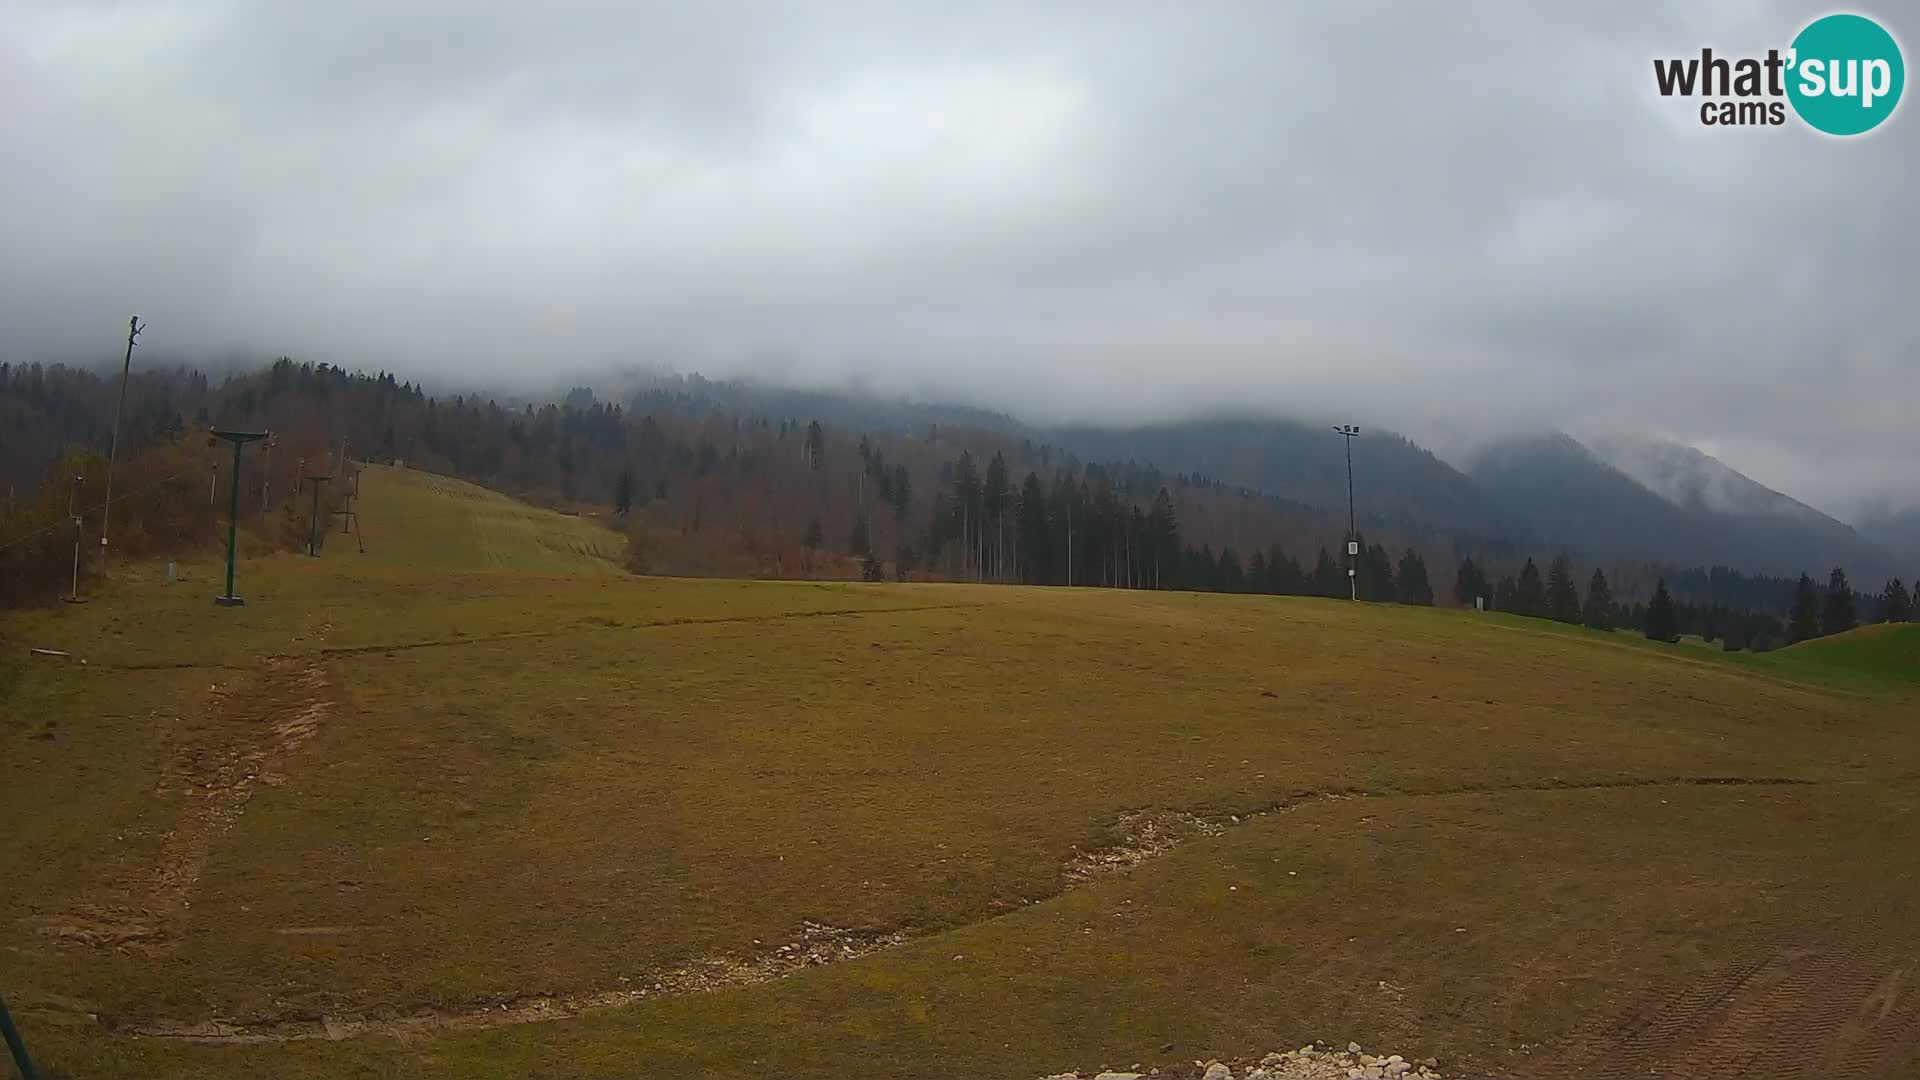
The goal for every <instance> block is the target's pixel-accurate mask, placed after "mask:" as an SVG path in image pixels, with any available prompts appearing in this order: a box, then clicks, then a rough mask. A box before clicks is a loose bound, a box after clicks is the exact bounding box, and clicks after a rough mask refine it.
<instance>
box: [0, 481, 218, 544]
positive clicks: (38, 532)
mask: <svg viewBox="0 0 1920 1080" xmlns="http://www.w3.org/2000/svg"><path fill="white" fill-rule="evenodd" d="M198 468H199V466H198V465H193V466H189V467H187V468H185V469H181V470H180V471H179V472H177V473H174V474H173V475H172V476H163V477H161V478H160V479H158V480H155V481H154V482H153V483H151V484H148V485H147V486H146V487H143V488H135V489H134V490H132V491H128V492H123V493H121V494H119V495H115V496H113V497H112V498H111V499H108V500H105V501H102V502H100V503H97V504H95V505H93V506H89V507H86V508H85V509H83V510H82V511H80V513H81V515H82V516H85V515H87V514H91V513H93V512H94V511H95V510H104V509H106V507H107V505H108V503H119V502H125V501H127V500H128V499H132V498H136V497H138V496H141V495H145V494H146V493H147V492H149V491H152V490H153V489H154V488H157V487H159V486H160V485H162V484H166V483H171V482H172V481H175V480H178V479H180V478H181V477H183V476H185V475H187V474H188V473H190V472H193V471H194V470H195V469H198ZM72 524H73V523H72V522H71V521H59V522H55V523H54V524H52V525H49V526H47V527H46V528H44V529H35V530H34V531H33V532H30V533H27V534H26V535H25V536H16V537H14V538H13V539H12V540H9V541H7V542H6V543H4V544H0V551H5V550H7V549H8V548H10V547H14V546H16V545H19V544H24V543H26V542H27V541H29V540H33V539H35V538H37V537H41V536H44V535H46V534H47V533H50V532H52V531H54V530H55V529H61V528H67V527H69V526H71V525H72Z"/></svg>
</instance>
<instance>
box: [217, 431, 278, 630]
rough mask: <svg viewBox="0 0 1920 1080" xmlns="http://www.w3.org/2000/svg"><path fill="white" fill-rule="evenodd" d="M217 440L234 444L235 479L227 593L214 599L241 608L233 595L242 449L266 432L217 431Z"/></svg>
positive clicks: (229, 515) (230, 485)
mask: <svg viewBox="0 0 1920 1080" xmlns="http://www.w3.org/2000/svg"><path fill="white" fill-rule="evenodd" d="M213 436H214V438H216V439H225V440H226V441H228V442H230V443H232V444H233V477H232V478H231V480H230V481H229V483H228V494H227V591H226V593H225V594H224V595H221V596H216V597H214V598H213V602H214V603H215V604H218V605H220V606H221V607H240V606H242V605H244V604H245V603H246V601H245V600H242V599H240V598H239V597H238V596H235V595H234V594H233V559H234V553H235V551H236V549H237V548H238V546H239V541H240V448H241V447H243V446H245V445H247V444H248V443H250V442H253V441H254V440H255V439H264V438H266V437H267V433H266V432H264V431H216V432H214V433H213Z"/></svg>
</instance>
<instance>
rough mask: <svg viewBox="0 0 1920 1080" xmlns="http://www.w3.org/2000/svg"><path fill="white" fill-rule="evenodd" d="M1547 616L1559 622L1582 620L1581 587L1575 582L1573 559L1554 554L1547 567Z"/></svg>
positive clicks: (1564, 555) (1563, 554)
mask: <svg viewBox="0 0 1920 1080" xmlns="http://www.w3.org/2000/svg"><path fill="white" fill-rule="evenodd" d="M1547 616H1548V617H1549V618H1551V619H1554V620H1556V621H1558V622H1563V623H1577V622H1579V621H1580V587H1579V586H1577V585H1575V584H1574V583H1573V560H1572V559H1570V558H1568V557H1567V556H1566V554H1565V553H1562V554H1560V555H1556V556H1554V560H1553V563H1552V565H1550V566H1549V567H1548V568H1547Z"/></svg>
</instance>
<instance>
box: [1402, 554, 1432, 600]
mask: <svg viewBox="0 0 1920 1080" xmlns="http://www.w3.org/2000/svg"><path fill="white" fill-rule="evenodd" d="M1394 583H1395V585H1396V586H1397V587H1398V589H1399V591H1400V602H1401V603H1403V604H1417V605H1419V606H1421V607H1432V606H1433V584H1432V583H1431V582H1429V581H1428V580H1427V564H1426V561H1425V560H1423V559H1421V558H1420V553H1419V552H1417V551H1415V550H1413V549H1412V548H1408V549H1407V553H1406V554H1405V555H1402V556H1400V569H1399V572H1398V573H1397V574H1395V575H1394Z"/></svg>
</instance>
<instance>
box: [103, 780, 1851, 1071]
mask: <svg viewBox="0 0 1920 1080" xmlns="http://www.w3.org/2000/svg"><path fill="white" fill-rule="evenodd" d="M1816 783H1818V782H1817V781H1811V780H1801V779H1792V778H1780V777H1737V776H1679V777H1659V778H1644V779H1615V780H1602V781H1593V782H1587V783H1578V782H1560V781H1557V780H1556V781H1543V782H1539V783H1531V784H1510V785H1485V784H1472V785H1461V786H1459V787H1454V788H1444V789H1438V790H1432V791H1422V792H1402V791H1368V790H1362V789H1340V790H1333V791H1320V790H1313V789H1303V790H1300V791H1296V792H1294V793H1292V794H1290V795H1287V796H1284V797H1282V798H1280V799H1276V800H1273V801H1272V802H1270V803H1267V804H1265V805H1264V806H1261V807H1258V808H1255V809H1253V810H1251V811H1247V812H1242V813H1227V814H1200V813H1196V812H1193V811H1188V810H1167V809H1151V808H1148V809H1135V810H1128V811H1125V812H1123V813H1121V814H1119V815H1118V816H1117V817H1116V818H1115V819H1114V820H1113V821H1112V822H1111V823H1110V824H1109V826H1108V832H1109V836H1108V839H1107V842H1106V843H1104V844H1100V845H1096V846H1093V847H1088V848H1079V847H1076V848H1074V849H1072V851H1071V853H1070V855H1069V856H1068V858H1067V859H1066V860H1065V861H1064V862H1063V863H1062V865H1061V884H1060V887H1059V888H1057V889H1055V890H1053V891H1052V892H1050V893H1046V894H1044V895H1040V896H1035V897H1029V898H1026V899H1023V900H1022V901H1021V904H1020V906H1029V905H1032V904H1037V903H1044V902H1046V901H1048V900H1053V899H1055V898H1057V897H1060V896H1063V895H1065V894H1066V893H1069V892H1072V891H1074V890H1076V889H1080V888H1083V887H1085V886H1087V885H1089V884H1092V883H1094V882H1095V881H1097V880H1099V879H1101V878H1104V877H1107V876H1109V875H1112V874H1117V873H1123V872H1125V871H1128V870H1131V869H1132V868H1134V867H1136V866H1139V865H1140V864H1142V863H1144V862H1147V861H1149V860H1152V859H1157V858H1161V857H1164V856H1167V855H1170V854H1172V853H1173V852H1174V851H1176V850H1178V849H1179V848H1181V847H1183V846H1185V845H1186V844H1187V843H1189V842H1191V841H1193V840H1197V839H1203V838H1206V837H1213V836H1219V835H1221V834H1223V833H1224V832H1226V831H1227V830H1228V829H1230V828H1234V827H1237V826H1241V825H1246V824H1250V823H1252V822H1254V821H1258V820H1260V819H1262V818H1268V817H1272V816H1275V815H1278V814H1284V813H1288V812H1291V811H1293V810H1296V809H1299V808H1300V807H1302V806H1307V805H1312V804H1317V803H1325V802H1335V801H1340V800H1345V799H1400V798H1444V797H1449V796H1459V795H1479V794H1500V793H1510V792H1533V791H1609V790H1617V789H1622V788H1659V787H1683V786H1712V787H1729V786H1745V787H1755V786H1793V785H1811V784H1816ZM1016 910H1017V909H1016ZM1008 914H1011V912H1009V911H1001V912H996V913H994V914H989V915H985V916H983V917H982V918H979V919H976V920H973V921H972V922H969V923H961V924H954V925H950V926H942V927H938V928H933V929H920V928H916V927H913V926H897V927H892V928H889V929H883V930H870V929H869V930H857V929H848V928H843V927H834V926H829V925H826V924H823V923H814V922H803V923H801V925H800V931H799V933H798V934H797V935H796V937H795V938H794V939H793V940H791V941H788V942H786V943H784V944H781V945H777V946H771V947H765V948H762V949H761V950H759V951H757V952H752V953H746V954H740V953H726V954H716V955H712V956H705V957H698V958H695V959H693V960H691V961H688V962H687V963H684V964H680V965H677V966H674V967H670V968H664V969H660V970H656V971H652V972H641V973H639V974H636V975H632V976H628V977H626V978H625V979H623V980H622V985H620V986H618V987H613V988H600V989H589V990H582V991H577V992H573V993H564V994H554V993H546V992H539V993H511V994H503V995H500V996H497V997H493V998H487V999H483V1000H479V1001H475V1002H471V1003H469V1004H467V1005H464V1006H457V1007H441V1006H431V1005H412V1006H400V1007H395V1008H388V1009H384V1010H381V1009H369V1010H367V1011H364V1012H360V1013H336V1014H331V1015H325V1014H287V1015H278V1016H260V1017H253V1018H248V1019H244V1020H234V1019H225V1018H214V1019H210V1020H206V1021H202V1022H199V1023H169V1022H160V1021H154V1022H147V1023H136V1024H129V1025H126V1026H123V1027H117V1028H115V1029H114V1030H115V1031H117V1032H118V1033H120V1034H125V1035H130V1036H134V1037H138V1038H153V1039H171V1040H176V1041H184V1042H196V1043H210V1044H235V1045H237V1044H250V1043H283V1042H300V1041H308V1040H315V1039H325V1040H338V1039H350V1038H356V1037H360V1036H367V1035H406V1034H419V1033H426V1032H432V1031H475V1030H484V1029H488V1028H497V1027H507V1026H512V1025H517V1024H531V1023H541V1022H544V1021H548V1020H562V1019H567V1018H571V1017H576V1016H580V1015H583V1014H586V1013H591V1012H599V1011H602V1010H606V1009H617V1008H622V1007H626V1006H631V1005H637V1004H640V1003H641V1002H644V1001H648V1000H651V999H655V998H661V997H674V996H681V995H686V994H699V993H711V992H714V991H718V990H726V989H732V988H736V987H744V986H753V985H757V984H760V983H766V982H773V981H776V980H779V979H784V978H787V977H790V976H792V975H796V974H799V973H800V972H802V971H806V970H808V969H810V968H815V967H820V966H822V965H825V964H832V963H841V962H844V961H848V960H855V959H859V958H860V957H863V956H868V955H871V954H873V953H877V952H880V951H882V950H885V949H890V948H894V947H896V946H899V945H905V944H908V943H911V942H914V941H921V940H926V939H928V938H931V937H934V936H937V935H938V934H940V933H943V932H946V931H948V930H953V929H959V928H960V927H962V926H971V925H979V924H981V923H987V922H992V921H994V920H995V919H999V918H1004V917H1006V916H1007V915H1008Z"/></svg>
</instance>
